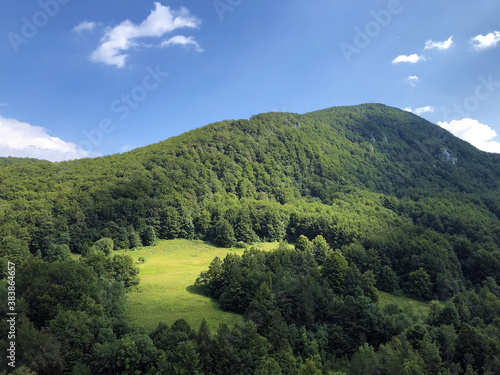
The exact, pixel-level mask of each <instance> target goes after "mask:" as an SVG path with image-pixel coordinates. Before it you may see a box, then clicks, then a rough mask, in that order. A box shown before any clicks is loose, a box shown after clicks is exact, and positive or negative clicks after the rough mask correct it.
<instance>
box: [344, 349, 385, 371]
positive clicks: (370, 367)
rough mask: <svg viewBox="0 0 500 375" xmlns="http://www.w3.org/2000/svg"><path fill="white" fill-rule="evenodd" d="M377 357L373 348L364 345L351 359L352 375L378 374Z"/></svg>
mask: <svg viewBox="0 0 500 375" xmlns="http://www.w3.org/2000/svg"><path fill="white" fill-rule="evenodd" d="M378 365H379V363H378V357H377V355H376V353H375V350H374V349H373V346H370V345H368V343H364V344H363V346H360V347H359V349H358V351H357V352H356V353H355V354H354V355H353V357H352V359H351V371H350V372H349V373H350V374H353V375H374V374H378Z"/></svg>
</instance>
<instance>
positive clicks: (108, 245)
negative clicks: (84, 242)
mask: <svg viewBox="0 0 500 375" xmlns="http://www.w3.org/2000/svg"><path fill="white" fill-rule="evenodd" d="M113 246H114V245H113V240H112V239H111V238H101V239H100V240H99V241H96V242H95V244H94V249H95V250H96V251H101V252H103V253H104V254H105V255H109V254H111V251H113Z"/></svg>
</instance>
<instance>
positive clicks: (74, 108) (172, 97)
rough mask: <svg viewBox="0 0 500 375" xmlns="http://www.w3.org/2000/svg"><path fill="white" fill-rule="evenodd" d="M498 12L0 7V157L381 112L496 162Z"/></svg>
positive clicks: (103, 3) (408, 0) (312, 5)
mask: <svg viewBox="0 0 500 375" xmlns="http://www.w3.org/2000/svg"><path fill="white" fill-rule="evenodd" d="M499 14H500V3H499V2H498V1H497V0H479V1H477V0H476V1H472V0H469V1H465V0H440V1H426V0H422V1H417V0H400V1H398V0H384V1H341V0H310V1H304V0H302V1H299V0H275V1H264V0H260V1H259V0H206V1H174V0H168V1H167V0H161V1H158V2H155V1H144V0H100V1H97V0H87V1H85V2H83V1H76V0H40V1H32V0H25V1H15V0H7V1H2V2H1V3H0V156H8V155H10V156H30V157H38V158H43V159H48V160H53V161H58V160H67V159H73V158H78V157H85V156H91V157H94V156H98V155H107V154H113V153H118V152H123V151H126V150H129V149H133V148H136V147H141V146H145V145H148V144H152V143H156V142H158V141H161V140H164V139H166V138H169V137H171V136H175V135H178V134H181V133H183V132H185V131H188V130H191V129H194V128H198V127H201V126H204V125H206V124H209V123H212V122H216V121H221V120H225V119H240V118H249V117H250V116H252V115H254V114H257V113H262V112H269V111H286V112H295V113H305V112H310V111H314V110H319V109H323V108H327V107H332V106H339V105H353V104H361V103H367V102H376V103H384V104H387V105H390V106H394V107H398V108H401V109H406V110H411V111H413V112H414V113H416V114H418V115H420V116H422V117H424V118H426V119H428V120H430V121H432V122H433V123H435V124H439V125H440V126H442V127H444V128H446V129H447V130H449V131H451V132H452V133H454V134H456V135H457V136H459V137H461V138H463V139H465V140H467V141H469V142H471V143H472V144H474V145H475V146H476V147H478V148H481V149H483V150H486V151H489V152H500V143H499V142H498V138H496V133H498V134H500V116H499V114H500V112H499V111H500V105H499V104H500V64H499V62H500V19H499V18H498V15H499Z"/></svg>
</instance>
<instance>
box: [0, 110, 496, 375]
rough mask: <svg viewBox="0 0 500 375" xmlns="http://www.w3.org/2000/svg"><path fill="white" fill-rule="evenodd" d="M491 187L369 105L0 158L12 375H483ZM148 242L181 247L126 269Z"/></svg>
mask: <svg viewBox="0 0 500 375" xmlns="http://www.w3.org/2000/svg"><path fill="white" fill-rule="evenodd" d="M499 184H500V156H499V155H494V154H487V153H484V152H481V151H479V150H477V149H475V148H474V147H472V146H471V145H469V144H468V143H465V142H463V141H461V140H459V139H457V138H456V137H454V136H452V135H451V134H450V133H448V132H446V131H445V130H443V129H441V128H439V127H438V126H436V125H434V124H431V123H429V122H427V121H426V120H423V119H421V118H419V117H418V116H415V115H413V114H411V113H408V112H405V111H401V110H398V109H395V108H390V107H387V106H384V105H380V104H365V105H359V106H352V107H337V108H330V109H325V110H321V111H316V112H311V113H307V114H303V115H299V114H292V113H267V114H260V115H256V116H253V117H252V118H250V119H249V120H231V121H222V122H219V123H215V124H210V125H207V126H205V127H202V128H199V129H196V130H192V131H190V132H187V133H185V134H183V135H180V136H178V137H174V138H171V139H168V140H166V141H163V142H160V143H158V144H154V145H150V146H147V147H143V148H140V149H136V150H133V151H131V152H128V153H125V154H121V155H111V156H106V157H101V158H96V159H82V160H75V161H70V162H61V163H50V162H47V161H36V160H31V159H29V160H28V159H26V160H24V159H17V158H3V159H0V235H1V237H0V261H1V263H2V264H3V265H2V267H1V270H2V271H1V272H2V277H3V280H0V284H1V285H2V287H1V288H0V302H1V303H0V314H6V313H7V306H8V303H7V301H8V298H11V297H10V296H9V297H8V292H7V291H8V289H7V284H8V283H10V284H12V283H13V282H14V281H13V278H14V276H12V272H11V273H10V274H8V273H7V262H14V263H15V265H16V270H15V293H16V298H17V299H18V300H17V301H19V302H16V303H17V305H16V312H18V313H19V315H18V318H17V322H18V326H17V328H16V329H17V331H16V332H18V333H17V334H18V336H19V344H18V351H17V352H18V353H21V354H19V363H21V364H23V365H25V366H27V367H28V368H29V369H31V370H33V371H36V372H37V373H39V374H60V373H61V374H62V373H84V374H90V373H95V374H97V373H102V374H105V373H162V374H163V373H164V374H173V373H179V374H204V373H206V374H225V373H235V374H240V373H241V374H269V373H272V374H293V375H297V374H305V373H313V374H321V373H324V374H333V373H341V374H347V373H349V374H351V373H352V374H378V373H394V374H400V373H415V374H451V373H456V374H462V373H465V372H466V371H467V374H469V373H471V374H473V373H476V374H486V373H491V372H489V371H490V370H492V371H497V370H498V369H499V368H500V357H499V356H498V353H500V342H499V341H498V337H500V326H499V321H498V316H499V314H500V287H499V284H500V249H499V245H500V195H499V194H498V193H499V189H500V186H499ZM158 239H169V240H172V239H188V240H201V241H199V242H192V243H196V244H197V246H199V248H198V250H196V251H195V250H193V249H189V250H188V249H186V246H185V244H186V242H187V241H184V242H183V241H179V242H178V243H177V244H176V241H173V242H170V244H174V245H175V246H174V245H172V246H174V247H171V248H168V249H167V248H166V247H163V245H164V244H165V243H160V244H159V246H157V247H155V248H154V249H153V248H145V249H143V250H146V249H148V250H147V251H137V249H140V248H141V247H143V246H150V245H153V244H157V240H158ZM202 241H205V242H207V243H203V242H202ZM274 241H277V242H278V244H277V246H276V247H277V248H276V249H273V251H263V250H261V249H259V248H256V247H252V244H255V243H258V242H274ZM287 242H290V243H294V244H295V246H293V247H292V246H289V245H288V244H287ZM209 243H210V244H209ZM212 245H215V246H216V247H213V246H212ZM169 246H170V245H169ZM230 247H236V248H238V249H245V250H241V251H240V250H238V251H233V252H230V253H227V250H226V249H223V248H230ZM113 250H125V251H113ZM70 251H71V252H73V253H75V254H81V256H80V255H73V256H71V254H70ZM184 251H186V254H184V253H183V252H184ZM187 251H190V253H189V254H188V253H187ZM201 252H203V254H201ZM167 253H168V254H167ZM130 254H132V256H131V255H130ZM224 254H227V255H225V256H224ZM193 255H194V256H200V259H201V258H203V262H202V263H198V262H196V261H193V259H190V258H191V256H193ZM216 255H219V256H220V257H217V256H216ZM213 256H215V258H214V259H213V260H212V261H211V262H210V264H209V266H208V268H206V265H207V264H208V261H209V259H210V258H212V257H213ZM188 258H189V260H187V259H188ZM176 262H177V263H176ZM138 264H139V265H138ZM180 264H181V265H182V267H178V265H180ZM181 268H182V269H181ZM139 270H142V273H141V274H139ZM198 272H199V274H198ZM196 274H198V277H196ZM141 277H142V278H143V282H140V280H139V279H140V278H141ZM188 278H192V280H188ZM137 285H139V286H138V288H137ZM11 287H12V285H11ZM188 287H189V288H190V289H187V288H188ZM194 291H196V293H197V294H196V295H194V294H192V293H191V292H194ZM127 292H128V293H127ZM142 292H143V294H141V293H142ZM382 292H383V293H382ZM198 297H199V298H198ZM210 298H211V299H210ZM431 300H439V301H440V302H437V301H431ZM127 301H128V303H127ZM429 301H430V302H429ZM378 302H380V304H379V303H378ZM192 304H197V305H199V306H202V310H203V309H205V310H204V311H205V313H207V314H208V318H210V320H211V321H210V322H207V320H204V319H202V316H201V315H203V314H202V313H200V312H199V311H198V312H194V313H193V312H188V310H190V306H191V305H192ZM172 305H175V306H173V307H172ZM381 306H382V307H381ZM401 306H407V307H405V308H401ZM219 309H222V310H225V311H224V313H223V314H222V313H220V312H219ZM184 311H185V316H184V315H183V317H181V318H180V319H179V315H178V313H179V312H181V313H184ZM143 314H144V316H143ZM214 315H217V317H218V318H217V319H212V318H211V316H214ZM163 316H164V317H163ZM184 318H185V319H184ZM160 319H161V322H160V323H159V324H158V326H157V327H156V328H155V329H154V330H153V331H148V332H146V331H145V330H144V329H141V328H140V327H147V329H149V330H151V328H152V327H153V326H154V325H155V324H156V323H157V322H158V321H159V320H160ZM218 319H220V320H218ZM174 320H175V321H174ZM188 320H189V321H190V322H192V323H193V322H194V324H198V323H199V322H201V323H200V326H199V329H198V331H195V330H194V329H197V328H198V327H191V326H190V324H189V322H188ZM221 320H224V322H222V323H221V324H220V326H219V327H218V329H217V332H216V333H215V330H212V333H213V334H212V333H211V332H210V325H211V324H212V325H214V324H216V323H219V322H221ZM242 321H245V322H244V323H243V322H242ZM225 323H229V324H233V323H235V324H234V326H233V327H230V326H229V325H228V324H225ZM138 326H139V327H138ZM212 328H214V327H213V326H212ZM8 330H9V324H8V323H7V321H6V320H2V322H0V333H1V335H0V348H2V350H7V349H8V348H9V345H11V344H10V342H8V341H7V340H6V337H7V332H8ZM42 343H43V345H42ZM42 347H43V348H44V349H43V351H41V350H40V348H42ZM0 364H1V365H2V366H6V359H5V358H4V359H2V360H1V361H0ZM1 370H2V368H0V371H1Z"/></svg>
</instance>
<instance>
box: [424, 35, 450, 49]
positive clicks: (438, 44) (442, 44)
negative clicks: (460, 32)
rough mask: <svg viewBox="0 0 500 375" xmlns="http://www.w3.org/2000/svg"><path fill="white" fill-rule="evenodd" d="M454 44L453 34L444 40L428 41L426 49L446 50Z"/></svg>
mask: <svg viewBox="0 0 500 375" xmlns="http://www.w3.org/2000/svg"><path fill="white" fill-rule="evenodd" d="M452 44H453V35H452V36H450V37H449V38H448V39H447V40H445V41H443V42H434V41H432V40H428V41H426V42H425V47H424V50H428V49H437V50H440V51H444V50H447V49H448V48H450V47H451V45H452Z"/></svg>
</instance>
